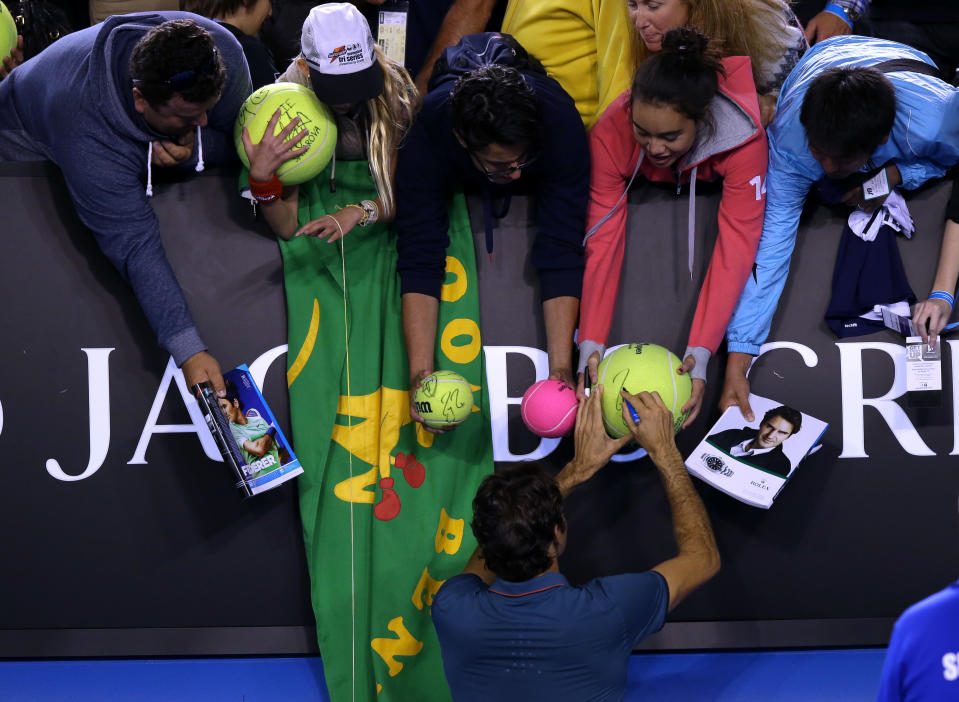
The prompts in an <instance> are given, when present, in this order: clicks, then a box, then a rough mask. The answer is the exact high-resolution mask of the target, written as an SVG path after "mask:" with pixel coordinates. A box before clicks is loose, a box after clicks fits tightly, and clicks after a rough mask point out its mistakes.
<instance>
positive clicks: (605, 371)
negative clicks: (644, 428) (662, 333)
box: [598, 344, 693, 439]
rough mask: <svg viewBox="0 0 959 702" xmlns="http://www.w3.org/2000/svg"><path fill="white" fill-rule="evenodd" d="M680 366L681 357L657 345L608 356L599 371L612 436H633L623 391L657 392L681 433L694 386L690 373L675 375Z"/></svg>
mask: <svg viewBox="0 0 959 702" xmlns="http://www.w3.org/2000/svg"><path fill="white" fill-rule="evenodd" d="M678 367H679V358H678V357H677V356H676V355H675V354H673V353H671V352H670V351H669V350H668V349H665V348H663V347H662V346H657V345H656V344H628V345H626V346H623V347H621V348H618V349H616V350H615V351H614V352H613V353H611V354H609V355H608V356H606V358H604V359H603V360H602V362H601V363H600V364H599V369H598V370H599V382H600V383H601V384H602V385H603V387H605V388H606V393H605V394H604V395H603V403H602V404H603V421H604V422H605V424H606V431H608V432H609V435H610V436H612V437H614V438H617V439H618V438H620V437H623V436H626V435H627V434H629V433H630V427H629V425H628V424H627V423H626V421H625V420H624V419H623V413H624V412H626V413H628V408H627V407H625V405H624V402H623V394H622V391H623V390H625V391H626V392H628V393H630V394H636V393H640V392H644V391H645V392H649V393H653V392H655V393H658V394H659V396H660V398H661V399H662V401H663V403H664V405H665V406H666V407H667V408H668V409H669V410H670V412H672V415H673V423H674V431H675V432H679V430H680V429H681V428H682V427H683V422H685V421H686V416H687V410H686V407H687V405H688V403H689V400H690V398H691V397H692V392H693V386H692V382H691V381H690V378H689V375H688V374H685V373H684V374H682V375H680V374H678V373H677V372H676V369H677V368H678ZM635 409H636V410H637V412H638V411H639V408H635Z"/></svg>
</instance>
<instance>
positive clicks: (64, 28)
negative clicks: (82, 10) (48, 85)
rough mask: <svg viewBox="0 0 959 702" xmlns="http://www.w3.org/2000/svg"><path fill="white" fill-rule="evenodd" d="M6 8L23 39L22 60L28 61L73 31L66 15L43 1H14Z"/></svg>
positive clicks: (51, 4)
mask: <svg viewBox="0 0 959 702" xmlns="http://www.w3.org/2000/svg"><path fill="white" fill-rule="evenodd" d="M7 7H8V8H9V10H10V14H12V15H13V20H14V22H16V25H17V33H18V34H19V35H20V36H22V37H23V58H24V59H30V58H33V57H34V56H36V55H37V54H39V53H40V52H41V51H43V50H44V49H46V48H47V47H48V46H50V44H52V43H53V42H55V41H56V40H57V39H59V38H60V37H62V36H64V35H65V34H69V33H70V32H72V31H73V27H71V26H70V20H69V19H67V14H66V13H65V12H64V11H63V10H62V9H61V8H59V7H57V6H56V5H54V4H53V3H51V2H46V1H45V0H16V2H8V3H7Z"/></svg>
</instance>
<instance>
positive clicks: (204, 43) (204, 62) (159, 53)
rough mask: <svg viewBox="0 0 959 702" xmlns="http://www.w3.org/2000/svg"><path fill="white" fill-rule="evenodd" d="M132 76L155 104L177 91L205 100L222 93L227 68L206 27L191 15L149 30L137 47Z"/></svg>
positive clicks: (195, 100)
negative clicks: (189, 17)
mask: <svg viewBox="0 0 959 702" xmlns="http://www.w3.org/2000/svg"><path fill="white" fill-rule="evenodd" d="M130 77H131V78H132V79H133V85H134V87H136V88H137V89H138V90H139V91H140V93H141V94H142V95H143V97H144V98H145V99H146V101H147V102H148V103H149V104H150V106H151V107H154V108H156V107H160V106H161V105H164V104H166V103H167V102H168V101H169V100H170V98H172V97H173V95H174V94H178V95H179V96H180V97H181V98H183V99H184V100H185V101H186V102H192V103H201V102H206V101H207V100H210V99H211V98H214V97H216V96H217V95H219V94H220V91H221V90H222V89H223V84H224V83H225V82H226V69H225V68H224V66H223V60H222V59H221V58H220V56H219V54H218V52H217V51H216V47H215V45H214V43H213V37H211V36H210V33H209V32H207V31H206V30H205V29H204V28H203V27H201V26H200V25H199V24H197V23H196V22H194V21H193V20H188V19H178V20H170V21H169V22H164V23H163V24H161V25H158V26H156V27H154V28H153V29H151V30H150V31H149V32H147V33H146V34H145V35H144V36H143V38H142V39H140V41H138V42H137V45H136V46H135V47H134V48H133V54H132V55H131V56H130Z"/></svg>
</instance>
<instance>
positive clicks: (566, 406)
mask: <svg viewBox="0 0 959 702" xmlns="http://www.w3.org/2000/svg"><path fill="white" fill-rule="evenodd" d="M578 406H579V404H578V400H577V397H576V391H575V390H574V389H573V388H572V387H571V386H570V385H569V384H568V383H565V382H563V381H562V380H554V379H547V380H540V381H539V382H538V383H533V384H532V385H531V386H530V387H529V389H528V390H527V391H526V392H525V393H524V394H523V402H522V403H521V404H520V413H521V414H522V416H523V422H525V424H526V426H527V428H528V429H529V430H530V431H531V432H533V433H534V434H536V435H537V436H542V437H545V438H548V439H555V438H557V437H560V436H565V435H566V434H568V433H569V431H570V429H572V428H573V425H574V424H576V410H577V408H578Z"/></svg>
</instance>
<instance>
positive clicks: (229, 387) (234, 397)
mask: <svg viewBox="0 0 959 702" xmlns="http://www.w3.org/2000/svg"><path fill="white" fill-rule="evenodd" d="M223 385H224V387H225V388H226V399H227V400H229V401H230V403H231V404H232V403H234V402H235V403H236V404H237V406H238V407H239V408H240V409H241V410H242V409H243V400H241V399H240V393H239V392H238V391H237V389H236V385H235V384H234V383H233V381H232V380H230V379H228V378H224V379H223Z"/></svg>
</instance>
